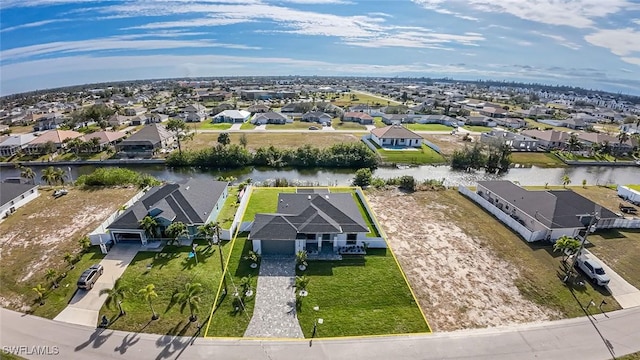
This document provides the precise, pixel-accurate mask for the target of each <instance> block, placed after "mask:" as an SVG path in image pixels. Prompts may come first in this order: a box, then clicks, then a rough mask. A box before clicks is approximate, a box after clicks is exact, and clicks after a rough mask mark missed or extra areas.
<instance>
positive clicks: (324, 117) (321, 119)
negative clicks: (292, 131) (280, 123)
mask: <svg viewBox="0 0 640 360" xmlns="http://www.w3.org/2000/svg"><path fill="white" fill-rule="evenodd" d="M331 119H332V117H331V115H329V114H327V113H324V112H322V111H309V112H307V113H305V114H303V115H302V121H307V122H315V123H318V124H323V123H326V124H327V125H328V126H331Z"/></svg>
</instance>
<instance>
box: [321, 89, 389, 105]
mask: <svg viewBox="0 0 640 360" xmlns="http://www.w3.org/2000/svg"><path fill="white" fill-rule="evenodd" d="M352 94H353V95H355V99H352V98H351V95H352ZM331 98H332V97H331V96H329V97H328V99H331ZM331 103H332V104H334V105H336V106H342V107H344V106H347V107H348V106H353V105H357V104H369V105H372V106H373V105H377V106H387V104H389V105H400V103H399V102H397V101H395V100H392V99H387V100H383V99H380V98H377V97H374V96H371V95H367V94H365V93H361V92H359V91H352V92H348V93H343V94H340V95H339V96H338V98H337V99H335V100H332V101H331Z"/></svg>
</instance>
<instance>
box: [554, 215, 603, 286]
mask: <svg viewBox="0 0 640 360" xmlns="http://www.w3.org/2000/svg"><path fill="white" fill-rule="evenodd" d="M598 220H599V218H598V215H596V212H595V211H594V212H593V213H592V214H591V220H590V221H589V226H587V230H586V231H585V233H584V236H583V237H582V242H581V243H580V247H579V248H578V251H577V252H576V253H575V254H574V255H573V260H571V266H570V267H569V270H568V271H567V275H566V276H565V277H564V280H563V281H564V282H565V283H566V282H567V281H569V278H571V274H573V269H574V268H575V266H576V262H577V261H578V256H580V254H581V253H582V250H583V249H584V244H585V243H586V242H587V236H588V235H589V232H590V231H591V227H592V226H594V225H595V224H596V223H597V222H598Z"/></svg>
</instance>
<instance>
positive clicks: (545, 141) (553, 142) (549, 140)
mask: <svg viewBox="0 0 640 360" xmlns="http://www.w3.org/2000/svg"><path fill="white" fill-rule="evenodd" d="M521 134H522V135H526V136H529V137H532V138H534V139H537V140H538V146H539V147H540V148H541V149H543V150H553V149H561V148H565V147H566V145H567V140H569V137H570V135H569V134H568V133H566V132H564V131H557V130H523V131H522V132H521Z"/></svg>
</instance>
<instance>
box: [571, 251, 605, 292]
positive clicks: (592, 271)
mask: <svg viewBox="0 0 640 360" xmlns="http://www.w3.org/2000/svg"><path fill="white" fill-rule="evenodd" d="M576 267H578V268H579V269H580V270H582V272H584V274H585V275H587V277H588V278H589V279H591V281H592V282H593V283H594V284H597V285H600V286H606V285H608V284H609V281H610V280H611V279H609V275H607V273H605V271H604V269H603V268H602V265H600V263H599V262H598V261H596V260H594V259H591V258H589V257H587V256H586V255H584V254H582V255H580V256H578V259H577V260H576Z"/></svg>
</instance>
